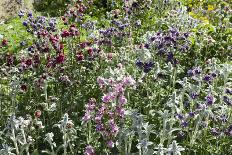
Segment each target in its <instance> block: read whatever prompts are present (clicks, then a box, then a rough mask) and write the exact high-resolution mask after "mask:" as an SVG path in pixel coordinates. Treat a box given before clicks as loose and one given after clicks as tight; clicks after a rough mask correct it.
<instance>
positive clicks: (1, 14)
mask: <svg viewBox="0 0 232 155" xmlns="http://www.w3.org/2000/svg"><path fill="white" fill-rule="evenodd" d="M32 8H33V7H32V0H0V21H3V20H6V19H9V18H10V17H12V16H15V15H17V14H18V11H19V10H20V9H23V10H25V9H26V10H32Z"/></svg>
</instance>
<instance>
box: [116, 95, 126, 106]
mask: <svg viewBox="0 0 232 155" xmlns="http://www.w3.org/2000/svg"><path fill="white" fill-rule="evenodd" d="M118 102H119V104H121V105H124V104H126V103H127V99H126V98H125V96H123V95H122V96H120V97H119V100H118Z"/></svg>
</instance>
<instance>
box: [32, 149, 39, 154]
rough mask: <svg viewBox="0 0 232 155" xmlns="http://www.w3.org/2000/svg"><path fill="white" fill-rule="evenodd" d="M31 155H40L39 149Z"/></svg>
mask: <svg viewBox="0 0 232 155" xmlns="http://www.w3.org/2000/svg"><path fill="white" fill-rule="evenodd" d="M31 155H39V151H38V150H37V149H35V150H34V151H33V152H32V154H31Z"/></svg>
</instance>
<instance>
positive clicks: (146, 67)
mask: <svg viewBox="0 0 232 155" xmlns="http://www.w3.org/2000/svg"><path fill="white" fill-rule="evenodd" d="M153 66H154V63H153V62H151V61H149V62H145V63H144V65H143V71H144V72H145V73H148V72H150V71H151V69H152V67H153Z"/></svg>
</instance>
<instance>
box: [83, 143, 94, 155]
mask: <svg viewBox="0 0 232 155" xmlns="http://www.w3.org/2000/svg"><path fill="white" fill-rule="evenodd" d="M94 154H95V150H94V148H93V147H92V146H91V145H88V146H86V147H85V152H84V155H94Z"/></svg>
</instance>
